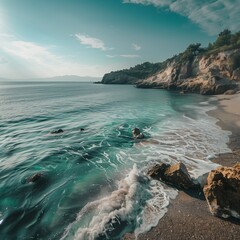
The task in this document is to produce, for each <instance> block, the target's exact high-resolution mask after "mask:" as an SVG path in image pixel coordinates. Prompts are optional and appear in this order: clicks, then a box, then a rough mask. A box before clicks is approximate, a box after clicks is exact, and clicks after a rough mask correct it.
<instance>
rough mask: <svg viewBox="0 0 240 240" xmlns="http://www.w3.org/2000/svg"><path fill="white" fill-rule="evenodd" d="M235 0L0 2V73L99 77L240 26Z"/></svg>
mask: <svg viewBox="0 0 240 240" xmlns="http://www.w3.org/2000/svg"><path fill="white" fill-rule="evenodd" d="M239 12H240V0H209V1H206V0H201V1H200V0H40V1H33V0H1V1H0V77H6V78H35V77H51V76H59V75H79V76H99V77H102V76H103V74H104V73H106V72H109V71H112V70H119V69H123V68H128V67H130V66H134V65H136V64H138V63H142V62H145V61H150V62H159V61H163V60H165V59H166V58H169V57H171V56H173V55H174V54H177V53H179V52H181V51H183V50H184V49H185V48H186V47H187V46H188V45H189V44H190V43H196V42H201V43H202V44H203V45H207V44H208V43H209V42H212V41H213V40H214V39H215V38H216V35H217V34H218V33H219V32H220V31H222V30H223V29H224V28H229V29H231V30H232V31H233V32H235V31H239V30H240V14H239Z"/></svg>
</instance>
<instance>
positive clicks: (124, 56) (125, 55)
mask: <svg viewBox="0 0 240 240" xmlns="http://www.w3.org/2000/svg"><path fill="white" fill-rule="evenodd" d="M119 56H120V57H123V58H140V57H141V56H140V55H135V54H122V55H119Z"/></svg>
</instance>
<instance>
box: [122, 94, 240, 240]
mask: <svg viewBox="0 0 240 240" xmlns="http://www.w3.org/2000/svg"><path fill="white" fill-rule="evenodd" d="M209 114H210V115H211V116H214V117H215V118H217V119H218V120H219V122H218V123H217V124H218V125H219V126H221V128H222V129H225V130H229V131H231V132H232V135H231V136H230V141H229V147H230V148H231V150H232V153H226V154H220V155H219V156H217V157H216V158H215V159H213V161H214V162H216V163H218V164H221V165H223V166H233V165H234V164H235V163H237V162H240V94H239V93H238V94H235V95H219V96H217V109H216V110H213V111H210V112H209ZM239 236H240V220H238V219H234V218H231V219H226V220H224V219H221V218H217V217H214V216H212V215H211V213H210V211H209V208H208V205H207V202H206V200H205V197H204V195H203V193H202V192H201V191H199V190H196V191H195V192H183V191H179V194H178V196H177V198H176V199H175V200H174V201H172V202H171V203H170V206H169V208H168V212H167V213H166V215H165V216H164V217H163V218H162V219H161V220H160V221H159V223H158V225H157V226H156V227H155V228H152V229H151V230H150V231H149V232H147V233H145V234H142V235H139V236H138V238H137V239H139V240H147V239H148V240H160V239H162V240H168V239H169V240H170V239H171V240H176V239H179V240H186V239H204V240H210V239H211V240H214V239H216V240H217V239H218V240H237V239H239ZM132 239H135V236H134V235H133V234H127V235H125V237H124V240H132Z"/></svg>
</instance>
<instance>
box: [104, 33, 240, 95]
mask: <svg viewBox="0 0 240 240" xmlns="http://www.w3.org/2000/svg"><path fill="white" fill-rule="evenodd" d="M102 83H104V84H114V83H118V84H134V85H136V87H138V88H160V89H169V90H177V91H183V92H192V93H200V94H205V95H210V94H222V93H224V92H225V91H227V90H233V89H238V88H239V85H240V32H237V33H235V34H232V33H231V32H230V31H229V30H224V31H223V32H221V33H220V34H219V35H218V38H217V40H216V41H215V42H214V43H213V44H211V43H210V44H209V46H208V47H207V48H201V44H200V43H196V44H190V45H189V46H188V48H187V49H186V50H185V51H184V52H182V53H180V54H178V55H176V56H174V57H172V58H170V59H167V60H166V61H164V62H161V63H155V64H152V63H143V64H140V65H137V66H135V67H133V68H130V69H125V70H121V71H117V72H111V73H107V74H105V75H104V77H103V79H102Z"/></svg>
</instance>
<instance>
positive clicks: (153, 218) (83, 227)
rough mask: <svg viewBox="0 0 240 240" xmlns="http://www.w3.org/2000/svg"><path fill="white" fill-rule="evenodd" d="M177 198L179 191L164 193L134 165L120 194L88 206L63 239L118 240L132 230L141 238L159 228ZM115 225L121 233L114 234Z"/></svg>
mask: <svg viewBox="0 0 240 240" xmlns="http://www.w3.org/2000/svg"><path fill="white" fill-rule="evenodd" d="M165 188H166V187H165ZM170 192H171V194H169V193H170ZM175 195H176V191H174V190H169V189H167V188H166V189H164V186H163V185H162V184H161V183H160V182H157V181H150V179H149V178H147V177H146V176H145V175H144V174H142V173H140V172H139V170H138V169H137V167H136V165H134V167H133V169H132V170H131V172H130V173H129V174H128V176H127V177H126V178H124V179H122V180H121V181H119V183H118V189H117V190H115V191H113V192H112V193H111V194H110V195H109V196H106V197H104V198H102V199H99V200H97V201H94V202H90V203H88V204H87V205H86V206H85V207H84V208H83V209H82V210H81V211H80V213H79V214H78V216H77V218H76V221H75V222H74V223H72V224H71V225H69V226H68V228H67V229H66V230H65V232H64V235H63V237H62V239H72V238H73V239H76V240H78V239H79V240H85V239H88V240H91V239H95V238H97V237H98V236H100V235H103V236H105V238H107V239H117V238H119V237H120V236H121V235H122V234H123V233H125V232H126V231H127V230H133V227H134V228H135V234H136V235H138V234H139V233H141V232H144V231H146V229H149V228H151V227H152V226H155V225H156V224H157V222H158V221H159V219H160V218H161V217H162V216H163V215H164V214H165V212H166V211H167V210H166V207H167V205H168V204H169V198H170V197H175ZM82 223H84V224H82ZM118 223H119V224H118ZM116 224H117V225H119V226H118V232H114V225H116ZM121 224H122V225H121ZM125 224H127V226H128V227H126V225H125ZM121 226H123V229H121ZM74 230H76V231H74Z"/></svg>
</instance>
